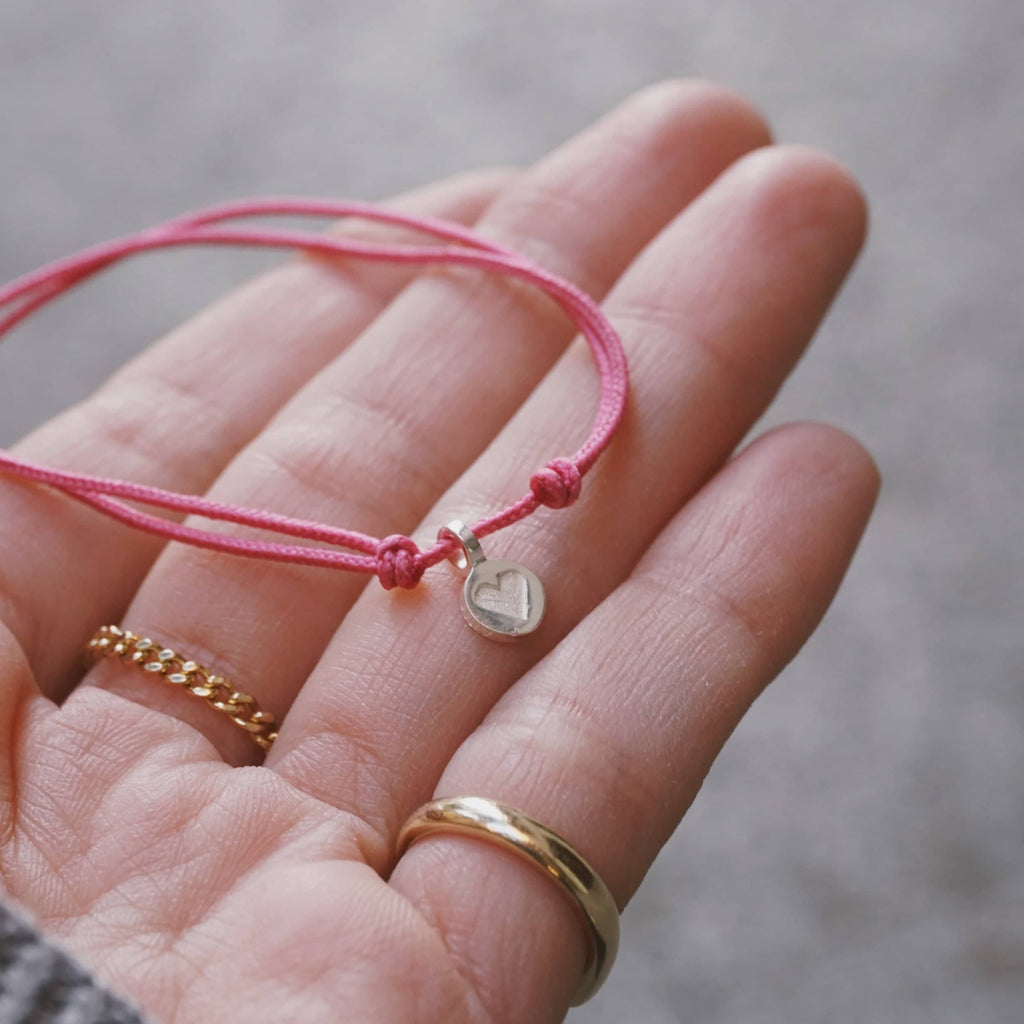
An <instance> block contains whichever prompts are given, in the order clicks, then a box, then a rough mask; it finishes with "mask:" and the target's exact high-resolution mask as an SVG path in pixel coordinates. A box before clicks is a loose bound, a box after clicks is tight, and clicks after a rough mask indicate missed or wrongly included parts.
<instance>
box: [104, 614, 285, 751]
mask: <svg viewBox="0 0 1024 1024" xmlns="http://www.w3.org/2000/svg"><path fill="white" fill-rule="evenodd" d="M86 649H87V650H88V651H89V653H90V654H92V655H94V656H95V657H97V658H102V657H110V658H115V657H116V658H120V659H121V661H123V662H124V663H125V664H127V665H137V666H138V667H139V668H141V669H143V670H144V671H146V672H152V673H153V674H154V675H159V676H162V677H163V678H164V679H166V680H167V682H169V683H173V684H174V685H175V686H180V687H181V688H182V689H183V690H187V691H188V692H189V693H191V694H194V695H195V696H196V697H201V698H202V699H203V700H205V701H206V703H207V704H209V705H210V707H212V708H215V709H216V710H217V711H220V712H221V713H222V714H225V715H227V716H228V717H229V718H230V719H231V721H232V722H234V723H235V725H237V726H238V727H239V728H240V729H244V730H245V732H246V733H247V734H248V736H249V738H250V739H251V740H252V741H253V743H255V744H256V746H258V747H259V748H260V749H261V750H270V748H271V747H272V746H273V745H274V740H275V739H277V723H276V722H275V720H274V716H273V715H272V714H270V713H269V712H267V711H261V710H260V706H259V704H257V703H256V698H255V697H252V696H250V695H249V694H248V693H242V692H241V691H240V690H236V689H235V688H234V686H232V685H231V683H229V682H228V680H227V679H225V678H224V677H223V676H218V675H216V674H215V673H213V672H211V671H210V670H209V669H207V668H203V666H202V665H198V664H196V662H194V661H192V660H191V659H189V658H186V657H185V656H184V655H182V654H176V653H175V652H174V651H172V650H171V649H170V648H169V647H165V646H164V645H163V644H161V643H158V642H157V641H155V640H150V639H149V638H148V637H142V636H139V635H138V634H137V633H133V632H132V631H131V630H130V629H121V627H120V626H101V627H100V628H99V629H98V630H96V633H95V635H94V636H93V638H92V639H91V640H90V641H89V644H88V646H87V648H86Z"/></svg>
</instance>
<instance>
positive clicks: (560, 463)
mask: <svg viewBox="0 0 1024 1024" xmlns="http://www.w3.org/2000/svg"><path fill="white" fill-rule="evenodd" d="M530 490H531V491H533V494H534V497H535V498H536V499H537V500H538V501H539V502H540V503H541V504H542V505H547V507H548V508H565V507H566V506H568V505H571V504H572V503H573V502H574V501H575V500H576V499H577V498H578V497H579V496H580V471H579V470H578V469H577V468H576V463H574V462H570V460H569V459H552V460H551V461H550V462H549V463H548V464H547V465H546V466H545V467H544V468H543V469H538V470H537V472H536V473H534V474H533V476H531V477H530Z"/></svg>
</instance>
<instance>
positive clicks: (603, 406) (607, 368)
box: [0, 199, 628, 590]
mask: <svg viewBox="0 0 1024 1024" xmlns="http://www.w3.org/2000/svg"><path fill="white" fill-rule="evenodd" d="M267 214H299V215H312V216H325V217H359V218H362V219H365V220H374V221H382V222H384V223H387V224H394V225H399V226H402V227H407V228H413V229H414V230H417V231H422V232H426V233H429V234H432V235H435V236H437V237H438V238H441V239H444V240H445V241H446V242H448V243H455V244H446V245H405V244H393V245H384V244H379V243H372V242H361V241H358V240H355V239H344V238H338V237H334V236H331V235H322V234H315V233H310V232H306V231H296V230H275V229H271V228H266V227H260V228H251V227H250V228H244V227H235V226H225V224H224V222H225V221H230V220H234V219H237V218H240V217H251V216H256V215H267ZM178 245H238V246H248V247H266V248H287V249H305V250H308V251H312V252H318V253H324V254H328V255H338V256H354V257H357V258H360V259H368V260H380V261H385V262H390V263H407V264H429V263H433V264H449V265H454V266H466V267H479V268H481V269H483V270H487V271H491V272H493V273H501V274H508V275H511V276H512V277H517V278H521V279H522V280H524V281H528V282H530V283H531V284H534V285H536V286H537V287H538V288H540V289H541V290H542V291H544V292H546V293H547V294H548V295H550V296H551V298H553V299H554V300H555V301H556V302H557V303H558V304H559V305H560V306H561V307H562V308H563V309H564V310H565V312H566V313H567V314H568V315H569V317H570V318H571V319H572V320H573V321H574V322H575V323H576V325H577V326H578V327H579V329H580V331H581V332H582V333H583V336H584V337H585V338H586V340H587V342H588V344H589V345H590V348H591V351H592V352H593V354H594V359H595V361H596V363H597V368H598V371H599V373H600V375H601V397H600V401H599V403H598V409H597V414H596V416H595V418H594V425H593V428H592V430H591V433H590V436H589V437H588V438H587V440H586V441H585V442H584V443H583V445H582V446H581V447H580V449H579V450H578V451H577V452H576V453H575V454H574V455H572V456H570V457H568V458H555V459H552V460H551V461H550V462H549V463H548V464H547V465H546V466H544V467H543V468H541V469H539V470H537V472H536V473H534V474H533V476H532V477H531V478H530V490H529V492H528V493H527V494H525V495H524V496H523V497H522V498H520V499H519V500H518V501H516V502H514V503H513V504H511V505H509V506H508V507H507V508H505V509H503V510H502V511H501V512H498V513H497V514H495V515H492V516H489V517H487V518H484V519H481V520H480V521H479V522H477V523H475V524H474V525H473V526H472V527H471V529H472V530H473V532H474V533H475V534H476V535H477V536H478V537H486V536H487V535H488V534H490V533H493V532H494V531H495V530H500V529H502V528H503V527H505V526H510V525H511V524H512V523H515V522H517V521H518V520H520V519H522V518H524V517H525V516H528V515H529V514H530V513H531V512H533V511H535V510H536V509H537V508H539V507H540V506H541V505H547V506H548V507H549V508H565V507H567V506H569V505H571V504H572V503H573V502H574V501H575V500H576V499H577V498H578V497H579V493H580V481H581V479H582V477H583V476H584V475H585V474H586V473H587V471H588V470H589V469H590V468H591V467H592V466H593V465H594V463H595V462H596V461H597V458H598V456H599V455H600V454H601V452H602V451H604V449H605V448H606V447H607V446H608V443H609V442H610V441H611V438H612V435H613V434H614V432H615V429H616V427H617V426H618V424H619V421H620V420H621V419H622V413H623V409H624V407H625V402H626V392H627V389H628V374H627V368H626V357H625V353H624V352H623V350H622V342H621V341H620V339H619V336H618V334H617V333H616V332H615V329H614V328H613V327H612V325H611V324H610V323H609V322H608V319H607V317H605V315H604V314H603V313H602V312H601V310H600V308H599V307H598V306H597V304H596V303H595V302H594V301H593V300H592V299H591V298H590V297H589V296H588V295H586V294H585V293H584V292H582V291H580V289H578V288H576V287H575V286H574V285H572V284H570V283H569V282H568V281H565V280H563V279H562V278H560V277H557V276H556V275H554V274H551V273H549V272H548V271H546V270H544V269H542V268H541V267H538V266H536V265H535V264H533V263H531V262H530V261H529V260H527V259H526V258H525V257H523V256H521V255H519V254H518V253H516V252H514V251H512V250H511V249H506V248H504V247H502V246H499V245H496V244H495V243H493V242H490V241H488V240H487V239H485V238H483V237H482V236H480V235H477V234H475V233H474V232H472V231H470V230H468V229H466V228H464V227H462V226H460V225H457V224H452V223H449V222H447V221H442V220H438V219H436V218H429V217H413V216H409V215H406V214H401V213H396V212H395V211H393V210H387V209H383V208H381V207H376V206H372V205H370V204H367V203H358V202H334V201H331V200H323V199H252V200H245V201H243V202H237V203H228V204H224V205H221V206H214V207H211V208H209V209H207V210H200V211H198V212H196V213H191V214H187V215H185V216H183V217H179V218H176V219H175V220H171V221H168V222H167V223H165V224H161V225H158V226H157V227H154V228H150V229H148V230H146V231H143V232H140V233H139V234H137V235H131V236H128V237H126V238H121V239H117V240H115V241H113V242H107V243H104V244H102V245H98V246H95V247H93V248H90V249H85V250H83V251H82V252H80V253H77V254H76V255H74V256H69V257H67V258H65V259H62V260H58V261H57V262H55V263H51V264H50V265H49V266H46V267H42V268H41V269H39V270H36V271H33V272H32V273H30V274H26V275H24V276H23V277H21V278H19V279H18V280H16V281H14V282H12V283H11V284H9V285H7V286H6V287H4V288H0V310H5V311H6V312H5V313H4V315H3V316H2V317H0V337H2V336H3V335H4V334H5V333H6V332H7V331H9V330H10V329H11V328H12V327H14V325H15V324H17V323H19V322H20V321H21V320H23V319H25V317H27V316H29V315H30V314H32V313H33V312H35V311H36V310H37V309H39V308H40V307H42V306H44V305H46V304H47V303H48V302H50V301H51V300H53V299H55V298H57V296H59V295H62V294H63V293H64V292H66V291H69V290H70V289H72V288H74V287H75V286H76V285H78V284H80V283H81V282H82V281H85V280H87V279H88V278H90V277H92V276H93V275H94V274H96V273H98V272H99V271H101V270H104V269H106V268H107V267H109V266H111V265H113V264H114V263H117V262H118V261H120V260H122V259H125V258H126V257H128V256H133V255H136V254H137V253H141V252H146V251H148V250H150V249H160V248H166V247H168V246H178ZM0 471H2V472H5V473H9V474H12V475H15V476H20V477H24V478H25V479H28V480H33V481H35V482H37V483H42V484H46V485H47V486H50V487H54V488H56V489H57V490H60V491H62V492H63V493H65V494H67V495H69V496H70V497H72V498H75V499H76V500H78V501H81V502H84V503H85V504H87V505H91V506H92V507H93V508H96V509H98V510H99V511H101V512H103V513H105V514H106V515H109V516H112V517H113V518H115V519H119V520H121V521H122V522H124V523H127V524H128V525H129V526H133V527H135V528H136V529H140V530H146V531H147V532H149V533H155V534H157V535H158V536H161V537H166V538H167V539H168V540H176V541H181V542H183V543H187V544H193V545H195V546H197V547H204V548H210V549H212V550H215V551H228V552H231V553H233V554H239V555H247V556H249V557H251V558H264V559H270V560H273V561H281V562H294V563H297V564H301V565H319V566H329V567H332V568H335V569H348V570H351V571H354V572H365V573H376V575H377V578H378V579H379V580H380V582H381V584H382V585H383V586H384V588H385V589H387V590H390V589H391V588H392V587H395V586H398V587H406V588H409V587H414V586H415V585H416V584H417V583H418V582H419V580H420V577H421V576H422V575H423V572H424V570H425V569H427V568H429V567H430V566H432V565H436V564H437V563H438V562H440V561H442V560H443V559H444V558H445V557H447V555H448V554H449V548H450V545H449V544H447V543H442V542H438V543H437V544H435V545H434V546H433V547H431V548H428V549H427V550H426V551H421V550H420V549H419V548H418V547H417V546H416V544H415V542H414V541H412V540H411V539H410V538H409V537H405V536H403V535H401V534H393V535H391V536H389V537H385V538H383V539H379V538H377V537H370V536H368V535H367V534H364V533H356V532H354V531H352V530H343V529H341V528H339V527H335V526H329V525H327V524H326V523H316V522H309V521H307V520H303V519H294V518H292V517H290V516H283V515H278V514H276V513H273V512H266V511H261V510H259V509H250V508H243V507H241V506H236V505H228V504H225V503H223V502H218V501H210V500H209V499H208V498H202V497H199V496H197V495H187V494H178V493H175V492H174V491H165V490H162V489H160V488H158V487H146V486H144V485H142V484H133V483H129V482H127V481H124V480H113V479H107V478H105V477H98V476H90V475H88V474H84V473H71V472H66V471H62V470H56V469H50V468H47V467H46V466H39V465H36V464H34V463H31V462H27V461H25V460H24V459H19V458H17V457H15V456H14V455H11V454H10V453H9V452H5V451H3V450H2V449H0ZM126 501H131V502H136V503H138V504H142V505H148V506H150V507H154V508H162V509H168V510H170V511H173V512H182V513H191V514H195V515H199V516H202V517H204V518H206V519H217V520H223V521H225V522H231V523H238V524H241V525H243V526H252V527H257V528H259V529H263V530H271V531H274V532H276V533H280V534H284V535H286V536H291V537H298V538H302V539H305V540H312V541H324V542H327V543H328V544H332V545H335V546H337V547H341V548H348V549H349V550H348V551H334V550H330V549H325V548H316V547H308V546H304V545H300V544H283V543H278V542H272V541H259V540H253V539H246V538H242V537H233V536H230V535H225V534H218V533H213V532H211V531H208V530H201V529H198V528H196V527H193V526H187V525H185V524H184V523H178V522H174V521H172V520H169V519H164V518H163V517H161V516H156V515H151V514H150V513H147V512H142V511H140V510H138V509H136V508H133V507H132V506H131V505H129V504H126ZM352 552H361V554H353V553H352Z"/></svg>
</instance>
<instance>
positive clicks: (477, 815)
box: [398, 796, 619, 1006]
mask: <svg viewBox="0 0 1024 1024" xmlns="http://www.w3.org/2000/svg"><path fill="white" fill-rule="evenodd" d="M439 832H447V833H454V834H457V835H467V836H474V837H476V838H477V839H483V840H485V841H487V842H489V843H494V844H495V845H497V846H500V847H502V849H505V850H508V851H509V852H511V853H515V854H516V855H518V856H519V857H522V858H523V859H525V860H527V861H529V862H530V863H531V864H533V865H534V866H536V867H537V868H539V869H540V870H541V871H543V872H544V874H545V875H547V876H548V877H549V878H552V879H554V880H555V881H556V882H558V883H559V885H561V886H562V888H563V889H564V891H565V892H566V893H567V894H568V895H569V897H570V898H571V899H572V902H573V905H574V906H575V907H576V909H577V910H578V911H579V913H580V917H581V919H582V920H583V923H584V925H585V926H586V929H587V938H588V941H589V946H590V950H589V954H588V956H587V962H586V965H585V967H584V968H583V977H582V978H581V979H580V983H579V985H578V987H577V989H576V994H575V996H574V997H573V1006H579V1005H580V1003H585V1002H586V1001H587V1000H588V999H589V998H590V997H591V996H592V995H593V994H594V993H595V992H596V991H597V990H598V989H599V988H600V987H601V985H603V984H604V981H605V979H606V978H607V977H608V973H609V972H610V971H611V969H612V964H613V963H614V962H615V954H616V953H617V952H618V949H619V911H618V907H616V905H615V898H614V897H613V896H612V894H611V892H609V890H608V887H607V886H606V885H605V884H604V882H602V881H601V879H600V877H599V876H598V874H597V872H596V871H595V870H594V869H593V868H592V867H591V866H590V865H589V864H588V863H587V862H586V861H585V860H584V859H583V858H582V857H581V856H580V855H579V854H578V853H577V852H576V851H575V850H574V849H573V848H572V847H571V846H570V845H569V844H568V843H567V842H566V841H565V840H564V839H563V838H562V837H561V836H559V835H557V834H556V833H554V832H552V831H551V829H549V828H547V827H546V826H545V825H542V824H541V823H540V822H539V821H535V820H534V819H533V818H531V817H529V815H526V814H523V812H522V811H517V810H516V809H515V808H514V807H508V806H507V805H505V804H499V803H497V802H495V801H494V800H487V799H486V798H484V797H479V796H460V797H448V798H446V799H443V800H431V802H430V803H428V804H424V805H423V806H422V807H421V808H420V809H419V810H418V811H416V812H415V813H414V814H413V815H412V816H411V817H410V818H409V820H408V821H407V822H406V823H405V824H404V825H403V826H402V830H401V832H399V834H398V856H399V857H400V856H401V855H402V854H403V853H404V852H405V851H406V850H407V849H408V848H409V847H410V846H411V845H412V844H413V843H415V842H416V841H417V840H418V839H422V838H424V837H425V836H429V835H434V834H436V833H439Z"/></svg>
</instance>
